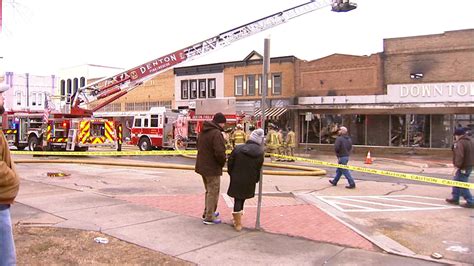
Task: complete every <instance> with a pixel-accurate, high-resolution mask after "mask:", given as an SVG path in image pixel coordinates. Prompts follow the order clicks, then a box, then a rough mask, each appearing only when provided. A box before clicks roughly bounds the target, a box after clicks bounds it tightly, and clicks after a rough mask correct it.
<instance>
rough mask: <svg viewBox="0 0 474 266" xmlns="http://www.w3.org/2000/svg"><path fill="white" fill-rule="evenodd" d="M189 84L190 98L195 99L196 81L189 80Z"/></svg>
mask: <svg viewBox="0 0 474 266" xmlns="http://www.w3.org/2000/svg"><path fill="white" fill-rule="evenodd" d="M189 82H190V87H191V94H190V98H191V99H196V98H197V80H195V79H193V80H190V81H189Z"/></svg>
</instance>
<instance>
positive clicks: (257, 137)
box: [249, 128, 265, 145]
mask: <svg viewBox="0 0 474 266" xmlns="http://www.w3.org/2000/svg"><path fill="white" fill-rule="evenodd" d="M264 134H265V133H263V129H261V128H258V129H255V130H254V131H252V134H250V137H249V140H251V141H254V142H256V143H258V144H260V145H262V144H263V138H264Z"/></svg>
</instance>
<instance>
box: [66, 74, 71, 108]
mask: <svg viewBox="0 0 474 266" xmlns="http://www.w3.org/2000/svg"><path fill="white" fill-rule="evenodd" d="M71 91H72V81H71V79H68V80H67V94H65V96H66V102H67V103H69V102H70V101H71V99H70V98H69V97H70V96H71Z"/></svg>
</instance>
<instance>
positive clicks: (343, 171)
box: [333, 156, 355, 186]
mask: <svg viewBox="0 0 474 266" xmlns="http://www.w3.org/2000/svg"><path fill="white" fill-rule="evenodd" d="M348 162H349V156H344V157H338V158H337V163H338V164H343V165H347V163H348ZM342 175H344V176H345V177H346V179H347V181H348V182H349V186H355V182H354V178H352V176H351V172H350V171H349V170H347V169H344V168H337V169H336V176H335V177H334V180H333V182H334V184H337V182H339V178H341V176H342Z"/></svg>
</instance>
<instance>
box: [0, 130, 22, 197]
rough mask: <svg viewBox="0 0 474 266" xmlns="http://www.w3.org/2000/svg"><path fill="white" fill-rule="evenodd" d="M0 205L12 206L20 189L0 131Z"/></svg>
mask: <svg viewBox="0 0 474 266" xmlns="http://www.w3.org/2000/svg"><path fill="white" fill-rule="evenodd" d="M0 156H1V158H0V204H12V203H13V201H14V200H15V198H16V195H17V194H18V190H19V188H20V177H19V176H18V174H17V172H16V171H15V164H14V163H13V160H12V159H11V156H10V149H9V148H8V143H7V140H6V139H5V136H4V135H3V132H2V131H1V130H0Z"/></svg>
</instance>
